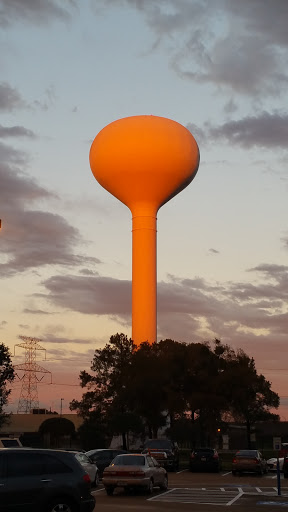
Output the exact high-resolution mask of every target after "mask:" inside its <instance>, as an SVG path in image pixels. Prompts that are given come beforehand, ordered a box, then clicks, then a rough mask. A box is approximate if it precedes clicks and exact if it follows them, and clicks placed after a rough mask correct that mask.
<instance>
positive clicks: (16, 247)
mask: <svg viewBox="0 0 288 512" xmlns="http://www.w3.org/2000/svg"><path fill="white" fill-rule="evenodd" d="M26 158H27V156H26V155H25V154H24V153H21V152H19V151H17V150H15V149H14V148H12V147H10V146H6V145H4V144H2V143H0V159H1V164H0V183H1V188H0V204H1V219H2V232H1V246H0V255H2V257H3V256H4V259H5V260H4V262H0V275H1V276H5V277H8V276H12V275H14V274H16V273H17V272H24V271H25V270H27V269H32V268H37V267H41V266H43V265H69V266H71V265H72V266H73V265H74V266H77V265H83V264H86V265H88V266H89V264H90V263H92V264H93V265H94V264H97V263H99V262H100V261H99V260H98V259H97V258H90V257H86V256H82V255H79V254H76V253H75V247H76V246H77V245H78V244H79V243H80V241H81V235H80V233H79V231H78V230H77V229H76V228H75V227H74V226H71V225H70V224H68V222H67V221H66V220H65V218H64V217H62V216H60V215H57V214H53V213H50V212H48V211H43V210H39V209H35V208H34V209H32V208H31V207H32V206H33V204H35V205H36V204H37V202H39V201H43V200H49V199H52V198H54V199H55V198H57V196H56V195H55V194H54V193H52V192H50V191H48V190H46V189H44V188H43V187H41V186H39V185H38V183H37V182H36V181H35V180H34V179H32V178H31V177H29V176H27V175H26V174H25V173H24V172H23V171H22V170H21V169H20V168H19V164H20V165H21V164H22V165H24V163H25V164H27V161H25V159H26Z"/></svg>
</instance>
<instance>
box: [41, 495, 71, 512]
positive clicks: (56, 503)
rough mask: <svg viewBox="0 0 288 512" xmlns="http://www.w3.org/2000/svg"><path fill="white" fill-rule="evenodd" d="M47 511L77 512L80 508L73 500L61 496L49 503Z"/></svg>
mask: <svg viewBox="0 0 288 512" xmlns="http://www.w3.org/2000/svg"><path fill="white" fill-rule="evenodd" d="M46 510H47V512H76V511H77V510H78V508H77V507H76V504H75V503H73V502H72V501H71V500H69V499H67V498H66V497H63V498H61V496H59V498H55V499H54V500H53V501H51V502H50V503H49V505H48V507H47V509H46Z"/></svg>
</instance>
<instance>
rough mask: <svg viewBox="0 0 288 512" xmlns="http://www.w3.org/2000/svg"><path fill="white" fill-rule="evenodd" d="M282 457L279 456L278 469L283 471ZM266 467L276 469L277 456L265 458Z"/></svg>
mask: <svg viewBox="0 0 288 512" xmlns="http://www.w3.org/2000/svg"><path fill="white" fill-rule="evenodd" d="M283 463H284V457H279V469H280V471H283ZM267 467H268V470H269V471H277V457H271V459H268V460H267Z"/></svg>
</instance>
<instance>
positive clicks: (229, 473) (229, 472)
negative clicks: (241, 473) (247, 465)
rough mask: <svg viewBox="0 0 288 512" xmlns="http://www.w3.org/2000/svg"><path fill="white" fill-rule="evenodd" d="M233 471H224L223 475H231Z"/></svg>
mask: <svg viewBox="0 0 288 512" xmlns="http://www.w3.org/2000/svg"><path fill="white" fill-rule="evenodd" d="M231 473H232V471H228V473H223V475H221V476H227V475H231Z"/></svg>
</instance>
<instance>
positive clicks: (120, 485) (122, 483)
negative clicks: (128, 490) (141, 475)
mask: <svg viewBox="0 0 288 512" xmlns="http://www.w3.org/2000/svg"><path fill="white" fill-rule="evenodd" d="M117 485H118V486H119V487H125V485H126V482H124V481H123V480H119V482H117Z"/></svg>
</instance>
